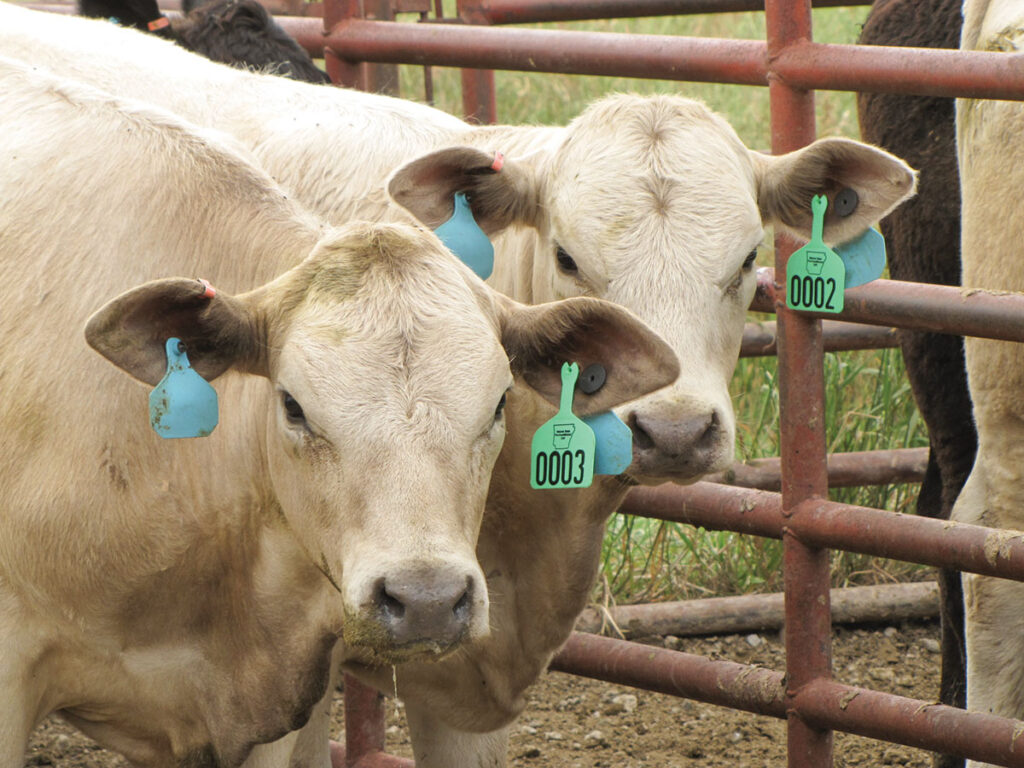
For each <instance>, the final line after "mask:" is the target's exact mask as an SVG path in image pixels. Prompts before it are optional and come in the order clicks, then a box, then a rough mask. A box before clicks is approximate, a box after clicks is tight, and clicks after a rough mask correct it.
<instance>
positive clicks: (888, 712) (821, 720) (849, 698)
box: [550, 633, 1024, 766]
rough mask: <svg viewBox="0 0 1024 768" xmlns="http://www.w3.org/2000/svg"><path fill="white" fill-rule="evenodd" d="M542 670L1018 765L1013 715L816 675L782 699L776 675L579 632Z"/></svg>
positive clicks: (1022, 747) (1023, 739) (1021, 743)
mask: <svg viewBox="0 0 1024 768" xmlns="http://www.w3.org/2000/svg"><path fill="white" fill-rule="evenodd" d="M550 668H551V669H553V670H555V671H558V672H568V673H570V674H574V675H582V676H583V677H590V678H593V679H596V680H604V681H606V682H610V683H615V684H617V685H629V686H633V687H636V688H643V689H645V690H649V691H657V692H659V693H667V694H670V695H673V696H683V697H686V698H690V699H697V700H699V701H705V702H708V703H709V704H717V705H719V706H725V707H731V708H733V709H742V710H745V711H747V712H754V713H757V714H760V715H768V716H770V717H777V718H785V717H786V715H787V713H789V712H794V713H797V714H799V716H800V717H801V718H802V719H804V720H805V721H806V722H807V723H809V724H811V725H813V726H815V727H819V728H832V729H836V730H841V731H846V732H848V733H855V734H859V735H861V736H868V737H870V738H879V739H884V740H886V741H891V742H896V743H898V744H907V745H909V746H914V747H921V748H923V749H930V750H933V751H937V752H943V753H946V754H955V755H961V756H963V757H969V758H972V759H976V760H983V761H986V762H991V763H996V764H998V765H1007V766H1022V765H1024V723H1021V722H1020V721H1018V720H1010V719H1008V718H1004V717H996V716H995V715H987V714H982V713H980V712H965V711H963V710H961V709H956V708H954V707H947V706H943V705H941V704H931V703H929V702H924V701H918V700H916V699H908V698H906V697H903V696H895V695H893V694H888V693H880V692H878V691H869V690H867V689H864V688H855V687H853V686H849V685H843V684H841V683H836V682H833V681H831V680H826V679H821V678H818V679H816V680H814V681H813V682H811V683H808V684H807V685H805V686H803V687H802V688H801V689H800V690H798V691H794V692H792V695H791V698H789V699H788V700H786V699H784V698H783V689H784V685H785V682H784V678H783V675H782V674H781V673H779V672H774V671H771V670H767V669H763V668H761V667H754V666H749V665H746V664H736V663H735V662H731V661H712V660H710V659H706V658H704V657H701V656H694V655H692V654H688V653H681V652H679V651H669V650H666V649H664V648H657V647H653V646H649V645H641V644H639V643H631V642H628V641H626V640H616V639H613V638H610V637H599V636H597V635H584V634H580V633H574V634H573V635H572V637H570V638H569V642H568V643H566V645H565V647H564V648H563V649H562V650H561V651H559V653H558V654H557V655H556V656H555V658H554V659H553V660H552V662H551V667H550Z"/></svg>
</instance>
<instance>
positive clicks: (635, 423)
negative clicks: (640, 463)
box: [627, 411, 655, 451]
mask: <svg viewBox="0 0 1024 768" xmlns="http://www.w3.org/2000/svg"><path fill="white" fill-rule="evenodd" d="M627 424H628V426H629V429H630V431H632V433H633V443H634V444H635V445H636V447H637V448H639V449H640V450H642V451H649V450H651V449H652V448H654V446H655V443H654V438H652V437H651V436H650V435H649V434H648V433H647V430H646V429H644V428H643V425H642V424H641V423H640V420H639V419H638V418H637V415H636V411H634V412H633V413H631V414H629V418H628V419H627Z"/></svg>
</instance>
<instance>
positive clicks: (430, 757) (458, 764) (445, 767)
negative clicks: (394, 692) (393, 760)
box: [405, 704, 511, 768]
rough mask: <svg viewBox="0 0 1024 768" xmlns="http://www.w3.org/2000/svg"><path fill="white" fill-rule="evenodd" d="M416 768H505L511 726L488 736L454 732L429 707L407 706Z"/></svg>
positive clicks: (406, 710)
mask: <svg viewBox="0 0 1024 768" xmlns="http://www.w3.org/2000/svg"><path fill="white" fill-rule="evenodd" d="M405 714H406V717H407V718H408V720H409V736H410V738H411V740H412V750H413V754H414V755H415V757H416V768H505V765H506V758H507V754H508V735H509V729H510V728H511V726H510V725H508V726H505V727H504V728H499V729H498V730H496V731H490V732H488V733H470V732H468V731H459V730H456V729H454V728H452V727H450V726H448V725H447V724H445V723H443V722H441V721H440V720H438V719H437V718H436V717H434V716H433V715H432V714H431V712H430V711H429V708H428V707H421V706H410V705H409V704H406V707H405Z"/></svg>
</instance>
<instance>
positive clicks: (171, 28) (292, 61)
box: [78, 0, 330, 83]
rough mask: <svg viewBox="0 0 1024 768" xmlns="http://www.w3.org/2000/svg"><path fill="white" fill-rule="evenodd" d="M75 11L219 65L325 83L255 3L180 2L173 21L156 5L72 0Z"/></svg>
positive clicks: (148, 0)
mask: <svg viewBox="0 0 1024 768" xmlns="http://www.w3.org/2000/svg"><path fill="white" fill-rule="evenodd" d="M78 12H79V13H80V14H81V15H83V16H91V17H94V18H108V19H114V20H116V21H117V22H118V23H119V24H121V25H122V26H125V27H135V28H136V29H139V30H142V31H143V32H152V33H153V34H156V35H160V36H161V37H165V38H167V39H169V40H173V41H174V42H176V43H177V44H178V45H180V46H181V47H183V48H187V49H188V50H190V51H194V52H195V53H198V54H199V55H201V56H205V57H206V58H208V59H213V60H214V61H219V62H222V63H224V64H231V65H232V66H238V67H248V68H250V69H258V70H261V71H270V72H274V73H276V74H279V75H283V76H285V77H290V78H292V79H293V80H304V81H306V82H308V83H328V82H330V80H329V78H328V77H327V75H326V74H325V73H324V72H323V71H321V70H320V69H318V68H317V67H316V65H314V64H313V61H312V59H310V58H309V54H307V53H306V52H305V51H304V50H303V49H302V48H301V47H300V46H299V44H298V43H296V42H295V41H294V40H293V39H292V38H291V37H289V36H288V34H287V33H286V32H285V31H284V30H283V29H281V27H280V26H278V25H277V24H276V23H275V22H274V20H273V19H272V18H271V16H270V14H269V13H268V12H267V10H266V9H265V8H264V7H263V6H262V5H260V4H259V3H258V2H256V0H210V2H207V3H203V4H201V5H200V4H197V3H196V2H195V0H186V2H185V3H184V4H183V6H182V12H183V15H182V16H181V18H176V19H168V18H167V17H166V16H164V15H163V14H162V13H161V12H160V9H159V8H158V7H157V3H156V0H78Z"/></svg>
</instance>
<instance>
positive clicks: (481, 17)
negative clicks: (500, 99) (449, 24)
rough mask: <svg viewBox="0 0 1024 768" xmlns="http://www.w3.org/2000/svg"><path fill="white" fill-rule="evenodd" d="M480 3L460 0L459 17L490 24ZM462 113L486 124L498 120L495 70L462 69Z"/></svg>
mask: <svg viewBox="0 0 1024 768" xmlns="http://www.w3.org/2000/svg"><path fill="white" fill-rule="evenodd" d="M480 5H481V0H458V3H457V7H458V14H459V18H460V19H462V20H463V21H464V22H465V23H467V24H489V23H490V22H489V21H488V20H487V16H486V14H484V13H483V11H481V10H480ZM462 114H463V117H465V118H466V119H467V120H471V121H474V122H478V123H481V124H484V125H494V124H495V123H497V122H498V104H497V100H496V98H495V92H494V71H493V70H490V69H464V70H462Z"/></svg>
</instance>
